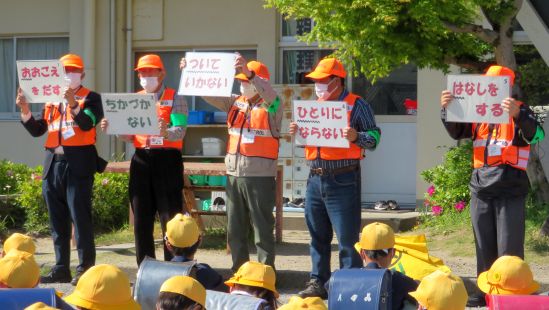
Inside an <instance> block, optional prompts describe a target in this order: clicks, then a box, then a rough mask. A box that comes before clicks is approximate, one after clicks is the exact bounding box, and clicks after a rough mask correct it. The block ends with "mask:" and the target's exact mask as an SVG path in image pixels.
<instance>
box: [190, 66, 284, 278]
mask: <svg viewBox="0 0 549 310" xmlns="http://www.w3.org/2000/svg"><path fill="white" fill-rule="evenodd" d="M185 65H186V62H185V59H182V60H181V68H184V67H185ZM235 68H236V70H237V72H238V74H237V75H236V76H235V78H236V79H237V80H238V81H239V82H240V93H241V94H240V95H232V96H231V97H204V99H205V100H206V101H207V102H208V103H209V104H211V105H213V106H215V107H216V108H218V109H220V110H222V111H227V112H228V118H227V126H228V129H229V141H228V143H227V156H226V157H225V164H226V166H227V174H228V181H227V187H226V191H227V218H228V225H227V234H228V243H229V246H230V248H231V255H232V260H233V266H232V270H233V271H236V270H238V268H239V267H240V266H241V265H242V264H244V263H245V262H247V261H249V260H250V254H249V251H248V234H249V231H250V223H251V226H253V230H254V236H255V246H256V249H257V256H258V260H259V261H260V262H261V263H263V264H266V265H270V266H273V267H274V261H275V244H274V236H273V229H274V223H275V221H274V217H273V207H274V205H275V192H276V190H275V189H276V185H275V176H276V166H277V159H278V146H279V142H278V139H279V137H280V126H281V123H282V105H281V104H280V100H279V99H278V97H277V95H276V92H275V91H274V89H273V88H272V87H271V84H270V83H269V79H270V75H269V70H268V69H267V66H265V65H264V64H262V63H261V62H259V61H250V62H248V63H246V59H244V57H242V56H241V55H238V56H237V58H236V63H235Z"/></svg>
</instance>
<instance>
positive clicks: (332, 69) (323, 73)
mask: <svg viewBox="0 0 549 310" xmlns="http://www.w3.org/2000/svg"><path fill="white" fill-rule="evenodd" d="M331 75H335V76H339V77H340V78H344V77H346V76H347V72H346V71H345V68H344V67H343V64H342V63H341V62H340V61H339V60H337V59H335V58H324V59H322V60H321V61H320V62H319V63H318V65H316V67H315V69H314V71H313V72H311V73H309V74H307V75H306V77H308V78H310V79H313V80H321V79H324V78H327V77H329V76H331Z"/></svg>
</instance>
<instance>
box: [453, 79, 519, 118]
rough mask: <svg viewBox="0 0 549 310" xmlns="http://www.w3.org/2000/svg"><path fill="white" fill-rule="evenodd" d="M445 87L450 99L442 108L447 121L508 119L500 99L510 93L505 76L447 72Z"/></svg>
mask: <svg viewBox="0 0 549 310" xmlns="http://www.w3.org/2000/svg"><path fill="white" fill-rule="evenodd" d="M448 90H449V91H450V92H451V93H452V95H453V96H454V99H453V100H452V102H450V104H449V105H448V107H447V108H446V120H447V121H448V122H461V123H489V124H502V123H509V113H507V112H505V111H504V110H503V107H502V105H501V102H502V101H503V99H505V98H507V97H510V95H511V85H510V78H509V77H507V76H485V75H468V74H467V75H449V76H448Z"/></svg>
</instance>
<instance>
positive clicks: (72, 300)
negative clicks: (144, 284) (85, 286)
mask: <svg viewBox="0 0 549 310" xmlns="http://www.w3.org/2000/svg"><path fill="white" fill-rule="evenodd" d="M64 300H65V301H66V302H67V303H69V304H71V305H75V306H78V307H82V308H86V309H102V310H141V306H140V305H139V304H138V303H137V302H136V301H135V300H133V299H130V300H128V301H127V302H125V303H122V304H116V305H104V304H99V303H95V302H92V301H89V300H86V299H83V298H81V297H80V296H78V293H72V294H70V295H69V296H67V297H65V298H64Z"/></svg>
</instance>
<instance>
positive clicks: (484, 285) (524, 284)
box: [477, 255, 539, 295]
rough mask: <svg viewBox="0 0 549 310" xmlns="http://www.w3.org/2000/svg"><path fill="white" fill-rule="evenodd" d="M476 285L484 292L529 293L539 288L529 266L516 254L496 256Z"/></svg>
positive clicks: (501, 293)
mask: <svg viewBox="0 0 549 310" xmlns="http://www.w3.org/2000/svg"><path fill="white" fill-rule="evenodd" d="M477 284H478V287H479V288H480V290H481V291H483V292H484V293H486V294H494V295H530V294H533V293H535V292H537V290H538V289H539V283H538V282H536V281H534V275H533V274H532V271H531V270H530V266H528V264H527V263H526V262H525V261H523V260H522V259H521V258H520V257H517V256H508V255H504V256H501V257H500V258H498V259H497V260H496V261H495V262H494V263H493V264H492V266H491V267H490V269H489V270H488V271H485V272H483V273H481V274H480V275H479V276H478V279H477Z"/></svg>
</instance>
